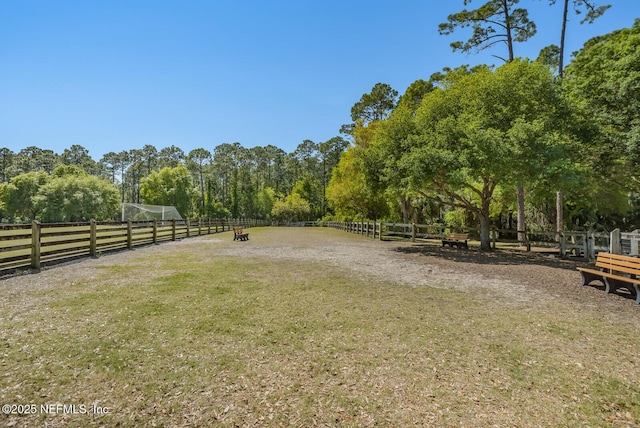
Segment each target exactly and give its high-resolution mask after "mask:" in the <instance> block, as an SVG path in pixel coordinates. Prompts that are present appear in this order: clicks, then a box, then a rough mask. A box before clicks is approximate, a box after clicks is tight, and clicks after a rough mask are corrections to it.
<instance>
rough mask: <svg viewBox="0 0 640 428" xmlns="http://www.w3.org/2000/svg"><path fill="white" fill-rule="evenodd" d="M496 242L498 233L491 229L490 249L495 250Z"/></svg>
mask: <svg viewBox="0 0 640 428" xmlns="http://www.w3.org/2000/svg"><path fill="white" fill-rule="evenodd" d="M497 240H498V231H497V230H496V229H491V248H493V249H494V250H495V249H496V241H497Z"/></svg>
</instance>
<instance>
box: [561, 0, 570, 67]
mask: <svg viewBox="0 0 640 428" xmlns="http://www.w3.org/2000/svg"><path fill="white" fill-rule="evenodd" d="M568 11H569V0H564V11H563V14H562V31H561V32H560V55H559V56H560V58H558V76H560V78H561V79H562V76H563V73H564V71H563V70H564V36H565V33H566V31H567V12H568Z"/></svg>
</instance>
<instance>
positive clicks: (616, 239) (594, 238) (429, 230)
mask: <svg viewBox="0 0 640 428" xmlns="http://www.w3.org/2000/svg"><path fill="white" fill-rule="evenodd" d="M305 225H307V226H308V225H309V224H308V222H307V224H305ZM322 225H325V226H327V227H332V228H335V229H339V230H344V231H346V232H351V233H356V234H360V235H364V236H368V237H372V238H378V239H381V240H384V239H385V238H390V239H393V238H396V239H409V240H412V241H415V240H416V239H422V240H441V239H442V238H443V237H444V236H445V235H446V234H448V233H450V232H452V230H451V229H450V228H449V227H447V226H443V225H426V224H407V223H384V222H326V223H323V224H322ZM463 232H465V233H470V235H471V236H472V239H473V237H475V238H476V239H477V238H478V236H479V232H478V230H477V229H467V230H464V231H463ZM516 235H517V231H515V230H503V229H491V245H492V247H493V248H496V246H497V244H498V243H506V244H520V245H524V246H527V248H529V249H530V248H531V247H537V248H551V249H555V250H557V251H558V254H559V255H560V256H561V257H566V256H569V255H573V256H576V257H582V258H583V259H585V260H595V258H596V254H597V253H598V252H600V251H606V252H609V253H615V254H631V255H640V230H635V231H633V232H621V231H620V230H619V229H616V230H614V231H613V232H611V233H606V232H573V231H566V232H562V233H558V232H554V231H526V232H525V235H526V238H527V239H526V241H524V242H519V241H518V240H517V239H516V238H515V236H516Z"/></svg>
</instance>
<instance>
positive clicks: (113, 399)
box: [0, 229, 640, 427]
mask: <svg viewBox="0 0 640 428" xmlns="http://www.w3.org/2000/svg"><path fill="white" fill-rule="evenodd" d="M250 232H251V238H252V240H251V241H249V243H251V244H254V245H255V242H256V241H258V242H259V240H261V239H263V240H269V241H270V242H273V241H277V240H278V239H279V238H278V233H279V230H277V229H264V230H261V229H251V230H250ZM300 233H305V234H307V236H309V237H310V238H309V239H313V236H314V234H322V233H332V234H333V235H332V236H335V239H336V240H337V241H338V243H337V245H338V244H339V245H349V243H350V242H356V241H357V242H358V243H360V244H361V243H362V241H363V240H365V238H362V237H357V236H353V235H348V234H346V233H340V232H335V231H322V230H317V229H315V230H313V231H312V232H310V230H309V229H304V230H301V232H300ZM220 237H223V238H224V241H220ZM227 238H228V239H227ZM195 239H196V238H194V240H195ZM197 240H198V241H199V244H198V243H196V244H193V245H177V244H173V243H166V244H162V246H173V250H172V251H166V252H162V253H153V252H150V251H146V250H145V249H139V250H136V251H133V252H130V253H128V254H130V255H129V256H128V258H127V263H123V264H119V265H115V264H114V265H105V264H101V265H99V266H95V267H93V268H91V267H89V269H94V270H95V274H94V275H92V276H91V277H86V278H85V279H81V280H78V281H67V282H64V283H61V284H56V286H54V287H45V288H42V289H37V288H36V289H34V290H33V291H29V292H27V293H23V294H20V295H17V296H15V297H13V298H12V299H8V298H2V299H1V302H2V306H0V325H2V332H1V333H0V334H1V336H0V354H1V356H2V360H1V361H2V363H1V367H2V378H1V380H0V399H1V401H2V403H1V404H16V405H27V404H28V405H31V404H35V405H36V406H37V411H36V412H35V413H34V414H27V415H20V416H18V415H15V414H14V415H4V414H3V415H0V425H8V426H43V425H45V424H46V425H47V426H77V427H86V426H92V425H100V426H122V427H129V426H131V427H134V426H135V427H139V426H167V427H172V426H300V427H306V426H354V427H356V426H373V425H378V426H397V427H406V426H412V425H414V426H415V425H417V426H467V427H482V426H491V427H492V426H500V427H507V426H513V427H535V426H542V427H550V426H576V427H578V426H579V427H601V426H612V427H614V426H615V427H626V426H636V425H637V424H640V347H639V345H640V329H638V327H637V326H638V324H639V322H638V319H636V320H630V321H629V323H628V324H624V325H620V323H619V321H618V320H615V319H614V318H608V317H602V316H599V315H598V314H599V312H596V311H595V310H594V311H592V310H590V309H589V308H585V307H584V306H581V307H576V306H575V305H571V304H570V302H563V301H561V300H559V301H557V302H554V303H550V304H548V305H545V306H542V305H535V304H534V305H528V306H525V305H508V304H504V302H502V303H500V302H494V301H491V300H490V299H488V297H486V295H481V294H478V296H473V298H470V296H469V293H462V292H457V291H452V290H447V289H441V288H430V287H408V286H401V285H397V284H393V283H391V282H385V281H381V280H371V279H368V278H367V277H366V276H363V275H358V274H356V273H355V272H354V271H347V270H344V269H339V268H338V267H332V266H328V265H326V264H323V263H320V262H318V261H314V260H309V261H301V260H283V259H273V258H261V257H249V258H243V257H237V256H232V255H225V254H224V252H223V250H224V249H225V248H226V247H228V246H230V245H244V244H245V243H238V242H231V234H230V233H228V232H227V233H225V234H221V235H213V236H208V237H203V238H197ZM214 241H215V242H214ZM218 241H220V242H218ZM283 245H286V241H285V242H283ZM309 245H312V243H311V244H309ZM167 248H168V247H167ZM218 251H219V252H220V254H216V252H218ZM109 257H113V258H114V260H115V258H116V257H117V255H116V256H106V260H109ZM85 263H87V264H89V265H90V264H91V261H86V262H85ZM54 269H73V266H63V267H57V268H54ZM85 269H86V268H85ZM638 314H639V315H638V318H639V319H640V311H639V312H638ZM55 404H62V405H76V406H78V407H77V408H75V410H76V414H69V411H70V410H71V409H69V408H59V407H53V408H51V407H47V409H49V410H52V411H50V412H43V411H42V410H43V409H42V408H41V406H48V405H55ZM94 406H96V407H95V409H97V410H102V411H103V413H104V414H94V413H93V410H94ZM3 410H4V408H3ZM22 410H24V409H22ZM83 410H86V411H83ZM27 411H28V409H27ZM56 413H57V414H56ZM85 413H86V414H85Z"/></svg>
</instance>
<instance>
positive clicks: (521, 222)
mask: <svg viewBox="0 0 640 428" xmlns="http://www.w3.org/2000/svg"><path fill="white" fill-rule="evenodd" d="M525 223H526V219H525V213H524V186H523V185H522V184H520V185H518V242H525V241H526V240H527V235H526V233H525V231H526V230H527V229H526V227H527V225H526V224H525Z"/></svg>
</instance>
